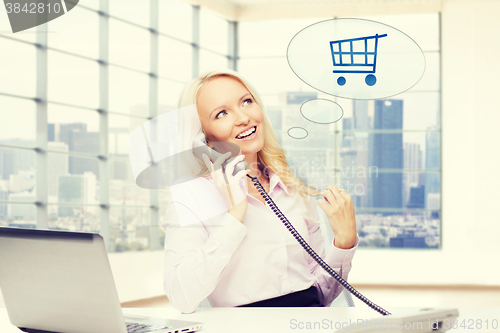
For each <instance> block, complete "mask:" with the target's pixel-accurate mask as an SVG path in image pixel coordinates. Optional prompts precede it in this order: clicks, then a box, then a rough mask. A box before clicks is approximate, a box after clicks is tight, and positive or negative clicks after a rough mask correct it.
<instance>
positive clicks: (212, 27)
mask: <svg viewBox="0 0 500 333" xmlns="http://www.w3.org/2000/svg"><path fill="white" fill-rule="evenodd" d="M200 45H201V47H202V48H204V49H207V50H210V51H214V52H217V53H219V54H223V55H224V54H227V53H228V22H227V20H225V19H223V18H220V17H218V16H217V15H215V14H213V13H212V12H210V11H209V10H205V9H203V8H202V9H201V11H200ZM202 58H203V57H202Z"/></svg>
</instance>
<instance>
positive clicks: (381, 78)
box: [287, 19, 425, 99]
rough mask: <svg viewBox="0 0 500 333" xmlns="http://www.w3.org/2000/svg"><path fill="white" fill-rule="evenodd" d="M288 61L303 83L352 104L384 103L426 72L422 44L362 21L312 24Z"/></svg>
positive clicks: (295, 40)
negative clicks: (363, 100) (379, 100)
mask: <svg viewBox="0 0 500 333" xmlns="http://www.w3.org/2000/svg"><path fill="white" fill-rule="evenodd" d="M287 59H288V63H289V65H290V67H291V69H292V71H293V72H294V73H295V74H296V75H297V76H298V77H299V78H300V79H301V80H302V81H304V82H305V83H307V84H308V85H310V86H311V87H313V88H315V89H317V90H319V91H322V92H324V93H327V94H330V95H334V96H338V97H343V98H350V99H381V98H387V97H390V96H394V95H397V94H400V93H402V92H404V91H406V90H408V89H410V88H411V87H413V86H414V85H415V84H416V83H417V82H418V81H419V80H420V78H421V77H422V75H423V74H424V71H425V57H424V54H423V52H422V50H421V49H420V47H419V46H418V44H417V43H416V42H415V41H414V40H413V39H411V38H410V37H409V36H408V35H406V34H404V33H403V32H401V31H399V30H398V29H395V28H393V27H391V26H388V25H385V24H382V23H379V22H375V21H369V20H362V19H333V20H326V21H321V22H318V23H315V24H312V25H310V26H308V27H306V28H304V29H302V30H301V31H299V32H298V33H297V34H296V35H295V36H294V37H293V38H292V40H291V41H290V43H289V45H288V49H287Z"/></svg>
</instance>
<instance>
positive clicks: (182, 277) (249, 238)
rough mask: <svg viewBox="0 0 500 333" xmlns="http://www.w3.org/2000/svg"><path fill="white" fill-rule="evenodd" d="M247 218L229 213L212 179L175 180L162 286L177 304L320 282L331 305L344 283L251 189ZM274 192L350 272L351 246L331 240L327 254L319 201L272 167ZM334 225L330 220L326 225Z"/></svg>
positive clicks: (223, 300) (224, 302) (190, 306)
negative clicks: (290, 186)
mask: <svg viewBox="0 0 500 333" xmlns="http://www.w3.org/2000/svg"><path fill="white" fill-rule="evenodd" d="M241 186H242V187H243V188H245V192H246V193H247V199H248V209H247V214H246V217H245V220H244V222H243V223H241V222H240V221H238V220H237V219H236V218H234V217H233V216H232V215H231V214H229V213H228V212H227V210H228V209H227V205H226V204H225V202H224V200H223V198H222V195H220V194H219V192H218V191H217V189H216V188H215V185H214V184H213V182H212V180H211V179H205V178H194V179H192V180H190V181H187V182H184V183H182V184H179V185H175V186H172V187H170V193H171V197H172V200H170V202H169V205H168V207H167V212H166V214H165V217H164V219H163V223H162V226H163V229H164V230H165V268H164V269H165V270H164V290H165V293H166V295H167V296H168V298H169V300H170V303H171V305H172V306H173V307H174V308H176V309H178V310H179V311H181V312H183V313H191V312H193V311H194V310H195V309H196V307H197V306H198V305H199V303H200V302H201V301H202V300H203V299H205V298H206V297H208V300H209V301H210V304H211V305H212V306H217V307H224V306H238V305H243V304H248V303H252V302H256V301H260V300H264V299H268V298H273V297H277V296H281V295H285V294H289V293H292V292H295V291H300V290H304V289H308V288H309V287H311V286H313V285H314V286H315V287H317V288H318V290H319V294H320V295H319V296H320V301H321V302H322V303H323V304H324V305H325V306H329V305H330V304H331V303H332V301H333V300H334V299H335V298H336V297H337V296H338V295H339V294H340V293H341V291H342V287H341V286H340V285H339V284H338V283H337V282H336V281H335V280H334V279H333V278H332V277H331V276H330V275H329V274H328V273H327V272H326V271H324V269H323V268H321V267H320V266H319V265H318V264H317V263H316V262H315V261H314V260H313V259H312V258H311V257H310V256H309V254H308V253H307V252H306V251H304V249H303V248H302V247H301V246H300V244H299V243H298V242H297V241H296V240H295V238H294V237H293V236H292V234H291V233H290V232H289V231H288V230H287V229H286V227H285V226H284V225H283V223H282V222H281V221H280V219H279V218H278V217H277V216H276V215H275V214H274V213H273V211H272V210H271V209H270V208H269V207H268V206H267V204H266V205H264V204H263V203H262V202H260V201H259V200H257V199H256V198H254V197H253V196H252V195H250V194H248V191H247V189H246V182H245V181H244V180H242V182H241ZM269 195H270V196H271V198H272V199H273V200H274V202H275V203H276V205H277V206H278V207H279V209H280V210H281V211H282V212H283V213H284V214H285V216H286V217H287V218H288V220H289V221H290V222H291V223H292V224H293V226H294V227H295V229H297V231H298V232H299V233H300V235H301V236H302V237H303V238H304V239H305V240H306V241H307V243H308V244H309V245H310V246H311V247H312V248H313V249H314V250H315V251H316V252H317V253H318V254H319V255H320V256H321V257H322V258H323V259H324V260H325V261H326V262H327V263H328V264H329V265H330V266H331V267H332V268H333V269H334V270H335V271H336V272H337V273H338V274H339V275H340V276H342V277H343V278H344V279H347V276H348V274H349V271H350V269H351V260H352V258H353V256H354V253H355V252H356V248H357V245H358V239H356V243H355V245H354V247H353V248H351V249H347V250H344V249H339V248H336V247H335V246H334V245H333V242H332V246H331V247H330V249H329V251H328V253H326V254H325V246H324V245H325V242H324V238H323V236H322V234H321V231H320V224H319V223H316V222H313V221H312V220H314V221H318V220H319V217H318V212H317V209H319V208H317V205H316V201H315V200H314V199H313V198H309V199H308V205H309V210H310V213H311V217H312V220H311V218H309V216H308V212H307V209H306V205H305V203H304V201H303V199H302V198H301V196H300V195H299V194H298V193H296V192H293V190H292V191H290V192H289V190H288V189H287V188H286V186H285V184H284V183H283V182H282V181H281V179H280V178H279V177H278V175H276V174H274V173H271V177H270V191H269ZM328 227H330V226H328Z"/></svg>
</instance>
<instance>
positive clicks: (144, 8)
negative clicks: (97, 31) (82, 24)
mask: <svg viewBox="0 0 500 333" xmlns="http://www.w3.org/2000/svg"><path fill="white" fill-rule="evenodd" d="M108 1H109V13H110V15H111V16H113V17H117V18H119V19H121V20H126V21H129V22H133V23H135V24H138V25H141V26H148V25H149V1H140V2H137V1H135V0H108Z"/></svg>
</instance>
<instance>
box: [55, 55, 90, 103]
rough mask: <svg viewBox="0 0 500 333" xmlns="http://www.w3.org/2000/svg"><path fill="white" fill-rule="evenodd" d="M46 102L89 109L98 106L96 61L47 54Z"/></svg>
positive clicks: (73, 56)
mask: <svg viewBox="0 0 500 333" xmlns="http://www.w3.org/2000/svg"><path fill="white" fill-rule="evenodd" d="M47 72H48V83H47V84H48V89H47V92H48V96H47V98H48V100H49V101H51V102H62V103H66V104H70V105H77V106H83V107H89V108H95V109H97V107H98V106H99V104H98V103H99V85H98V84H97V83H98V82H99V81H98V75H99V66H98V64H97V62H96V61H92V60H87V59H82V58H79V57H77V56H75V55H66V54H62V53H59V52H57V51H52V50H48V52H47Z"/></svg>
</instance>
